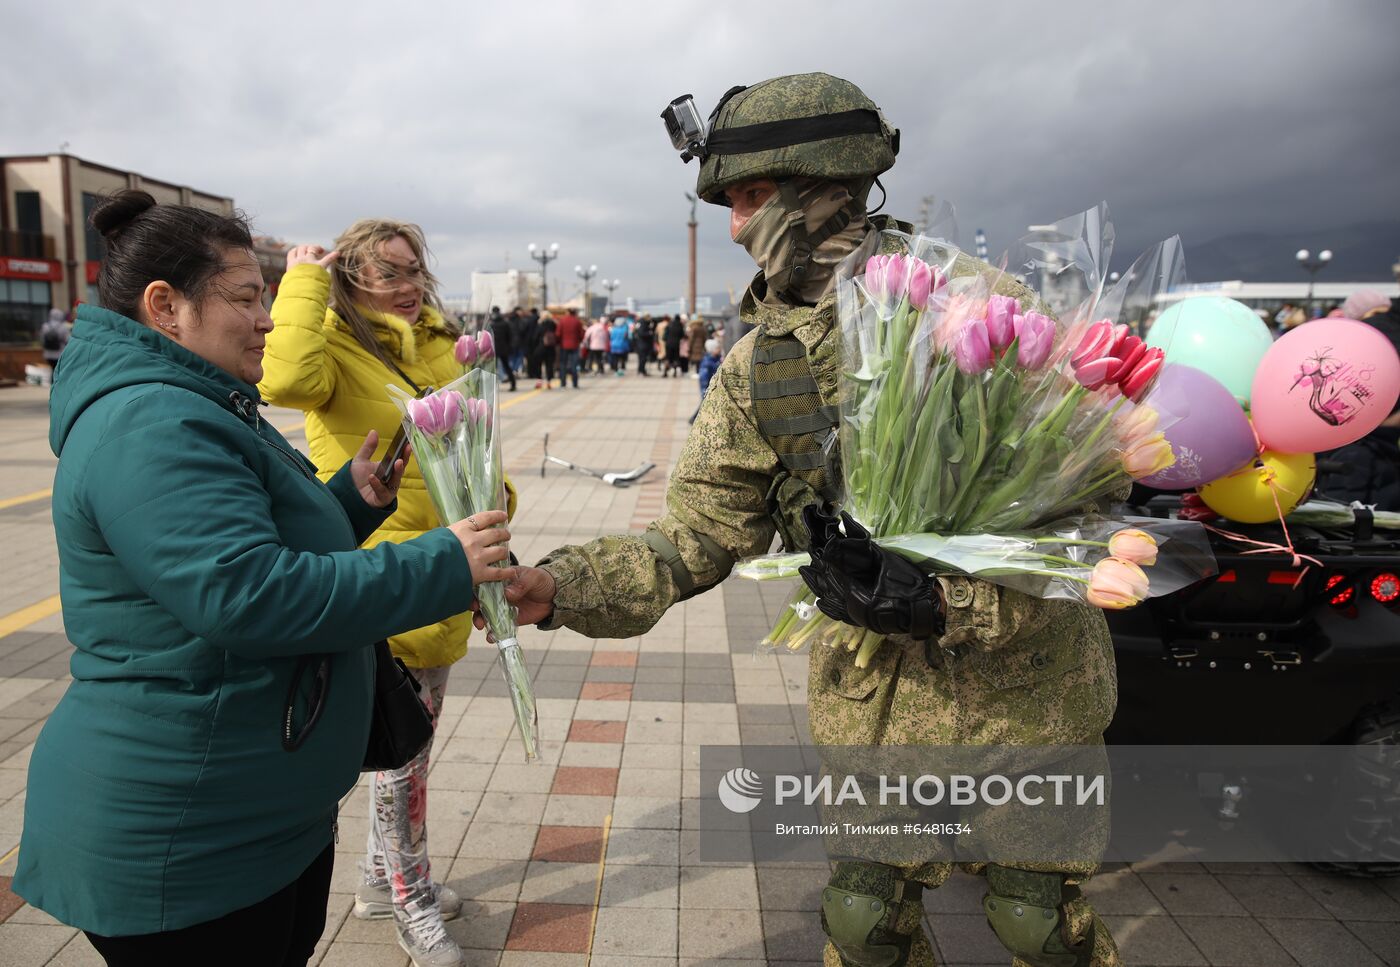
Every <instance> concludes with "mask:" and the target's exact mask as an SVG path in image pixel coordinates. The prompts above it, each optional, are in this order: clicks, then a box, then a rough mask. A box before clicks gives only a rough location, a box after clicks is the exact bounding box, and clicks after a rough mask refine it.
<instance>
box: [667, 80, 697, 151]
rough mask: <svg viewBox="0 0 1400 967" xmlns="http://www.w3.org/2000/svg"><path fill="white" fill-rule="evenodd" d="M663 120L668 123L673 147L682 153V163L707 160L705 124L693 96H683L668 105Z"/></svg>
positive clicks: (668, 131) (668, 132)
mask: <svg viewBox="0 0 1400 967" xmlns="http://www.w3.org/2000/svg"><path fill="white" fill-rule="evenodd" d="M661 119H662V120H663V121H665V122H666V133H667V134H668V135H670V136H671V147H673V148H675V149H676V150H677V151H679V152H680V153H681V161H689V160H690V159H691V158H699V159H700V160H701V161H703V160H705V123H704V122H703V121H701V120H700V109H699V108H697V107H696V106H695V98H694V96H693V95H690V94H682V95H681V96H680V97H678V98H676V99H675V100H674V101H672V102H671V103H670V104H667V105H666V109H665V110H664V111H662V112H661Z"/></svg>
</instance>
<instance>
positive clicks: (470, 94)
mask: <svg viewBox="0 0 1400 967" xmlns="http://www.w3.org/2000/svg"><path fill="white" fill-rule="evenodd" d="M36 9H37V7H36V6H35V5H31V6H30V7H29V8H28V9H25V8H19V9H12V10H11V11H7V13H6V30H5V32H4V36H3V38H0V83H3V85H4V89H5V90H6V91H9V92H11V93H10V96H9V97H8V98H7V99H6V103H5V106H4V107H3V109H0V110H3V112H4V115H3V117H4V123H3V126H0V152H7V153H29V152H39V151H50V150H55V149H57V147H58V145H59V144H60V143H61V142H65V141H67V142H69V143H70V144H71V148H70V150H71V151H73V152H74V153H76V154H78V155H80V156H82V157H85V158H88V159H91V160H94V161H99V162H103V163H107V164H111V165H115V166H119V167H129V168H132V169H135V170H137V171H141V172H143V173H146V174H149V175H150V176H152V177H157V178H164V179H169V180H174V181H178V182H182V183H186V184H190V185H193V186H196V187H199V188H203V189H207V190H211V191H216V192H220V193H224V194H230V195H232V196H234V197H235V198H236V199H237V201H238V203H239V204H240V205H242V206H243V207H245V208H246V209H247V210H248V211H249V212H250V213H251V214H252V215H253V216H254V217H255V219H256V221H257V224H258V227H259V228H260V229H261V230H263V231H265V232H268V233H270V234H276V235H280V236H283V237H285V238H287V239H289V240H294V241H300V240H308V241H309V240H318V241H329V239H330V237H331V236H333V235H334V234H335V233H336V232H337V231H338V230H339V229H341V228H343V227H344V225H345V224H347V223H348V222H349V221H350V220H352V219H354V218H356V217H360V216H363V215H369V214H385V215H392V216H395V217H401V218H408V219H412V220H416V221H418V222H420V223H422V224H423V225H424V227H425V228H426V229H427V231H428V233H429V236H430V239H431V242H432V244H433V246H434V248H435V250H436V252H437V254H438V257H439V260H440V262H441V266H440V268H441V272H440V275H441V276H442V277H443V278H444V279H445V280H446V284H447V287H448V288H449V289H450V290H451V291H455V292H460V291H464V290H465V289H466V288H467V285H468V279H469V274H470V272H471V270H472V269H473V268H478V267H480V268H500V267H501V266H502V265H503V264H504V261H505V258H506V256H507V253H508V254H509V259H510V263H511V264H512V265H517V266H520V265H528V264H529V263H528V260H527V257H526V253H525V245H526V243H527V242H529V241H537V242H546V243H547V242H550V241H558V242H560V244H561V246H563V257H562V258H561V259H560V260H559V262H558V263H555V264H554V265H553V266H551V275H552V276H553V277H554V278H555V279H556V280H557V279H560V278H561V275H560V273H561V270H562V276H563V277H564V278H567V279H569V280H571V281H572V280H573V271H572V269H573V265H574V264H575V263H576V262H583V263H585V264H589V263H593V264H597V265H598V266H599V269H600V273H601V274H602V275H604V276H620V277H622V279H623V280H624V285H623V287H622V289H621V290H619V295H623V294H632V295H638V296H667V295H674V294H678V293H679V292H680V290H681V289H682V287H683V285H684V279H685V264H684V262H685V224H684V223H685V219H686V215H687V213H688V209H689V206H688V203H687V202H686V201H685V199H684V198H683V197H682V193H683V192H684V191H686V190H688V189H690V188H692V187H693V185H694V177H695V166H694V165H693V164H692V165H690V166H683V165H682V164H681V163H680V162H679V160H678V159H677V158H676V157H675V155H674V154H672V153H671V151H670V148H669V145H668V143H667V142H666V139H665V136H664V134H663V131H662V128H661V123H660V121H659V119H658V117H657V115H658V113H659V110H660V108H661V106H662V105H664V104H665V103H666V101H668V100H669V99H670V98H671V97H673V96H675V95H677V94H681V93H694V94H695V95H696V98H697V100H699V101H700V102H701V104H702V108H703V109H704V110H705V111H706V112H708V109H709V106H710V105H711V104H712V103H713V101H714V100H715V99H716V98H717V97H718V96H719V95H720V94H721V93H722V92H723V91H724V90H725V89H726V88H728V87H729V86H731V85H732V84H735V83H745V82H747V83H752V82H754V81H758V80H761V79H763V78H765V77H770V76H774V75H777V74H782V73H789V72H797V71H808V70H827V71H830V72H832V73H836V74H840V75H843V76H846V77H849V78H850V79H852V80H854V81H856V82H857V83H859V84H860V85H861V86H862V87H864V88H865V89H866V91H867V92H868V93H869V94H870V95H871V96H872V97H873V98H875V100H876V101H878V102H879V103H880V104H881V106H882V107H883V108H884V110H885V113H886V115H887V116H888V117H889V118H890V119H891V121H892V122H893V123H895V124H897V125H898V126H899V127H900V128H902V130H903V132H904V135H903V136H904V142H903V144H904V147H903V151H902V153H901V157H900V163H899V165H898V166H897V167H896V168H895V170H894V171H893V172H891V173H890V174H889V176H887V178H886V179H885V183H886V185H887V187H888V188H889V191H890V199H891V200H890V204H889V206H888V209H887V210H889V211H892V212H894V213H899V214H903V215H905V216H906V217H908V216H912V215H913V214H914V213H916V212H917V211H918V208H919V203H920V199H921V198H922V197H923V196H926V195H936V196H937V197H938V198H940V199H948V200H950V201H952V202H954V203H955V204H956V206H957V209H958V216H959V219H958V220H959V224H960V226H961V228H962V234H963V241H964V242H970V240H971V239H970V236H971V233H972V230H973V229H974V228H976V227H981V228H984V229H985V230H986V231H987V233H988V235H989V237H990V239H991V244H992V248H993V251H994V252H995V251H999V250H1000V249H1001V248H1003V247H1005V246H1006V245H1008V244H1009V243H1010V242H1011V241H1012V240H1013V239H1014V237H1015V236H1016V235H1018V234H1020V233H1021V232H1023V231H1024V229H1025V227H1026V226H1027V225H1028V224H1030V223H1033V222H1044V221H1049V220H1053V219H1054V218H1056V217H1059V216H1063V215H1067V214H1070V213H1072V212H1075V211H1078V210H1081V209H1083V208H1086V207H1088V206H1090V205H1092V204H1094V203H1095V202H1097V201H1099V200H1100V199H1106V200H1108V201H1109V202H1110V204H1111V206H1112V208H1113V211H1114V213H1115V217H1116V220H1117V224H1118V230H1119V232H1118V238H1119V254H1120V256H1121V257H1123V258H1127V257H1130V256H1131V255H1132V254H1134V253H1135V251H1136V250H1137V249H1140V248H1142V247H1143V246H1145V245H1146V244H1149V243H1150V242H1152V241H1155V240H1156V239H1158V238H1161V237H1164V236H1167V235H1170V234H1173V233H1180V234H1181V235H1182V236H1183V237H1184V238H1185V240H1186V242H1187V245H1188V258H1189V251H1190V246H1191V244H1192V243H1193V242H1194V243H1200V242H1204V241H1207V240H1209V239H1212V238H1215V237H1218V236H1221V235H1228V234H1235V233H1239V232H1246V231H1277V230H1281V229H1285V228H1290V227H1293V228H1316V229H1318V230H1322V229H1326V228H1330V227H1333V226H1341V225H1347V224H1350V223H1354V222H1360V221H1368V220H1382V219H1394V218H1395V216H1396V209H1397V201H1400V166H1397V165H1396V164H1395V163H1394V162H1395V158H1396V157H1397V149H1400V135H1397V132H1396V125H1395V123H1394V100H1395V96H1396V94H1397V92H1398V91H1400V67H1397V64H1400V60H1397V58H1396V56H1395V53H1394V45H1395V38H1396V36H1398V35H1400V29H1397V28H1400V6H1397V5H1396V4H1394V3H1392V2H1390V0H1353V2H1337V3H1333V4H1330V5H1329V6H1328V7H1327V8H1326V9H1324V8H1323V6H1322V5H1320V4H1315V3H1277V2H1250V3H1219V2H1217V3H1177V4H1172V5H1166V4H1161V3H1147V2H1141V3H1121V4H1103V3H1098V4H1090V3H1064V2H1060V3H1054V4H1051V3H1036V4H1032V3H1002V4H996V5H993V4H982V5H968V4H951V3H917V2H888V3H884V4H881V5H879V6H871V7H868V8H866V9H865V12H859V13H858V12H855V7H853V6H852V5H850V4H836V3H830V4H828V3H820V2H813V3H808V4H792V3H786V4H765V5H762V6H761V7H760V5H756V4H751V3H749V4H734V3H720V2H715V0H709V2H705V3H688V2H677V3H671V4H635V3H588V4H551V3H536V4H533V5H531V6H530V7H529V8H518V7H517V8H511V9H507V8H506V7H505V5H498V6H493V7H492V8H487V7H486V5H482V4H472V5H462V9H460V10H448V9H442V8H441V5H437V4H423V5H418V4H413V3H397V4H382V3H376V4H356V3H352V2H344V3H341V4H336V5H331V4H318V5H302V4H285V3H283V4H276V5H271V4H260V3H258V4H254V3H245V4H240V5H228V4H224V5H219V6H217V7H215V6H212V5H208V6H206V5H183V4H182V5H176V4H165V3H156V4H146V5H140V6H132V5H123V6H121V7H120V8H118V7H116V6H115V5H110V4H99V3H92V2H89V3H72V4H68V5H66V6H63V7H61V8H59V9H57V10H55V11H54V12H47V11H46V12H44V13H42V14H40V13H37V12H35V11H36ZM527 13H528V19H527ZM16 92H23V96H16ZM700 214H701V228H700V235H701V253H700V288H701V290H702V291H717V290H723V289H724V288H725V286H726V285H733V286H734V287H735V288H736V289H739V288H741V287H742V285H743V284H744V283H745V281H746V280H747V278H748V277H749V275H750V274H751V272H752V269H751V267H750V264H749V263H747V261H746V259H745V257H744V255H743V252H742V251H741V250H738V249H737V248H736V247H734V246H733V245H732V244H731V243H729V241H728V238H727V228H726V224H725V220H726V216H727V213H726V212H725V211H723V210H721V209H717V208H711V207H708V206H702V207H701V213H700ZM1130 249H1131V250H1132V251H1129V250H1130ZM1397 254H1400V253H1397Z"/></svg>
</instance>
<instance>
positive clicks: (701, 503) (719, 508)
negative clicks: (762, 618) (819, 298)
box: [540, 339, 778, 638]
mask: <svg viewBox="0 0 1400 967" xmlns="http://www.w3.org/2000/svg"><path fill="white" fill-rule="evenodd" d="M751 346H752V340H751V339H748V340H744V341H742V342H741V343H740V344H739V345H738V346H736V347H735V348H734V351H733V352H731V353H730V354H729V357H728V358H726V359H725V361H724V364H723V365H722V366H721V367H720V370H719V372H718V373H717V374H716V375H715V379H714V381H713V382H712V383H711V386H710V392H709V393H707V394H706V395H705V402H704V405H703V406H701V408H700V416H699V417H698V418H697V419H696V421H695V426H694V428H693V429H692V430H691V431H690V436H689V437H688V438H687V439H686V444H685V449H684V450H683V451H682V453H681V458H680V462H679V463H678V464H677V465H676V468H675V471H674V472H673V473H672V475H671V483H670V486H669V487H668V489H667V491H666V505H667V512H666V514H665V516H663V517H661V519H659V520H657V521H654V522H653V523H652V524H650V525H649V526H648V527H647V531H646V534H644V535H642V536H616V537H600V538H598V539H597V540H594V541H592V542H590V543H588V544H585V545H583V546H582V547H579V546H569V547H561V548H559V549H558V550H556V551H552V552H551V553H550V554H548V555H547V556H546V557H545V559H544V560H543V561H541V562H540V566H541V567H542V568H544V569H545V570H547V571H549V572H550V574H551V575H553V577H554V581H555V584H556V588H557V590H556V595H555V598H554V614H553V615H552V616H551V617H550V619H549V620H548V622H546V623H544V624H543V625H542V627H545V628H558V627H561V626H563V627H567V628H571V629H572V630H574V631H577V632H579V633H580V634H584V635H588V636H589V637H595V638H601V637H607V638H627V637H631V636H633V635H639V634H642V633H643V632H645V631H646V630H647V629H648V628H650V627H651V626H652V625H654V624H655V623H656V622H657V620H658V619H660V617H661V616H662V615H663V614H665V612H666V609H667V608H669V607H671V605H673V604H675V603H676V602H677V601H679V600H682V599H683V598H686V597H689V596H690V595H692V594H698V593H699V592H701V591H704V590H708V589H709V588H711V587H713V586H714V585H716V584H718V583H719V582H720V581H722V580H723V579H724V578H725V577H726V576H727V575H728V574H729V571H730V568H732V567H733V565H734V562H735V561H736V560H738V559H739V558H742V557H748V556H751V555H754V554H762V553H764V552H765V551H767V550H768V547H769V545H770V544H771V543H772V541H773V534H774V529H775V526H774V524H773V521H772V519H771V518H770V516H769V506H768V492H769V489H770V487H771V485H772V481H773V478H774V477H775V476H776V475H777V473H778V459H777V457H776V455H775V454H774V453H773V450H772V448H771V447H770V446H769V445H768V443H767V442H766V441H765V440H764V439H763V437H762V436H761V435H760V434H759V432H758V429H757V427H756V426H755V424H754V419H753V413H752V409H751V404H750V402H749V387H748V383H749V358H750V349H751Z"/></svg>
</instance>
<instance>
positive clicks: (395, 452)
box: [374, 424, 408, 486]
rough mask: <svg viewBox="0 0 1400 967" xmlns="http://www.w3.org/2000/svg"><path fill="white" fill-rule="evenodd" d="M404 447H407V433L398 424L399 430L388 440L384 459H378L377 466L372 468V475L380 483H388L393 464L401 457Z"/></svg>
mask: <svg viewBox="0 0 1400 967" xmlns="http://www.w3.org/2000/svg"><path fill="white" fill-rule="evenodd" d="M406 449H408V434H407V433H405V432H404V430H403V425H402V424H400V426H399V432H398V433H395V434H394V439H393V441H392V442H390V444H389V449H388V450H387V451H386V452H385V454H384V459H383V460H381V461H379V466H378V467H376V468H375V470H374V475H375V476H376V477H378V478H379V482H380V483H382V484H385V485H386V486H387V485H388V483H389V479H390V478H391V477H393V475H394V464H395V463H397V462H398V461H399V460H402V459H403V454H404V451H405V450H406Z"/></svg>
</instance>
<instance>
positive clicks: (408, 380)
mask: <svg viewBox="0 0 1400 967" xmlns="http://www.w3.org/2000/svg"><path fill="white" fill-rule="evenodd" d="M384 361H385V362H386V363H388V364H389V366H390V368H392V369H393V371H394V372H396V373H398V374H399V375H400V376H402V377H403V381H404V382H405V383H407V384H408V385H409V386H411V387H413V393H414V395H415V396H417V397H418V398H419V399H422V398H423V389H422V387H420V386H419V385H418V384H417V383H415V382H414V381H413V379H412V377H410V376H409V375H408V374H407V373H405V372H404V371H403V370H402V369H400V368H399V364H398V363H396V362H394V361H393V360H392V359H390V358H389V357H388V356H385V357H384ZM429 389H430V390H431V387H429Z"/></svg>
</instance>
